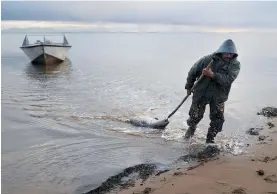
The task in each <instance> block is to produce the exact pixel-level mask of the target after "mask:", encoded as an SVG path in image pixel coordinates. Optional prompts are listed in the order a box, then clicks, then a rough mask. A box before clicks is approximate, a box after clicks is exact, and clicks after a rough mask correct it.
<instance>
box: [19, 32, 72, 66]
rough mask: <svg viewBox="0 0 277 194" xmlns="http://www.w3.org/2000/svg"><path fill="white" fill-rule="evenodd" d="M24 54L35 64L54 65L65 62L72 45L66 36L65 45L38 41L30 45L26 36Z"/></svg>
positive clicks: (23, 45)
mask: <svg viewBox="0 0 277 194" xmlns="http://www.w3.org/2000/svg"><path fill="white" fill-rule="evenodd" d="M20 48H21V49H22V50H23V52H24V53H25V54H26V55H27V56H28V57H29V59H30V60H31V62H32V63H34V64H45V65H46V64H53V63H60V62H63V61H64V60H65V59H66V57H67V54H68V51H69V49H70V48H71V45H69V43H68V41H67V39H66V37H65V35H63V43H54V42H52V41H50V40H47V39H46V38H45V36H44V40H43V41H41V40H37V41H36V42H35V43H32V44H30V43H29V39H28V36H27V35H26V36H25V38H24V41H23V43H22V46H21V47H20Z"/></svg>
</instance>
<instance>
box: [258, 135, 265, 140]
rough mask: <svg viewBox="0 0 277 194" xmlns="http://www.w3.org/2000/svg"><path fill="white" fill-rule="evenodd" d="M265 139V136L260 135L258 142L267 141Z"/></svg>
mask: <svg viewBox="0 0 277 194" xmlns="http://www.w3.org/2000/svg"><path fill="white" fill-rule="evenodd" d="M265 138H266V136H264V135H260V136H259V139H258V140H259V141H264V140H265Z"/></svg>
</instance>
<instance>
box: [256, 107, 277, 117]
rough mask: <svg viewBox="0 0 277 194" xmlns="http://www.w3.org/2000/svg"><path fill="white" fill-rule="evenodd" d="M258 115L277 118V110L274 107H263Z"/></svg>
mask: <svg viewBox="0 0 277 194" xmlns="http://www.w3.org/2000/svg"><path fill="white" fill-rule="evenodd" d="M257 114H258V115H263V116H265V117H277V108H275V107H265V108H263V109H262V110H261V111H260V112H258V113H257Z"/></svg>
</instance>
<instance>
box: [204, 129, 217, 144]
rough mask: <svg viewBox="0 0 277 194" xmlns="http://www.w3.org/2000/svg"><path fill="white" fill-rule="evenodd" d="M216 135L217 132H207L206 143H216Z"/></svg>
mask: <svg viewBox="0 0 277 194" xmlns="http://www.w3.org/2000/svg"><path fill="white" fill-rule="evenodd" d="M215 136H216V133H215V132H210V131H209V132H208V134H207V138H206V143H215V142H214V138H215Z"/></svg>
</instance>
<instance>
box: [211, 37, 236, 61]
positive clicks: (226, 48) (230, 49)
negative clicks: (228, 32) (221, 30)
mask: <svg viewBox="0 0 277 194" xmlns="http://www.w3.org/2000/svg"><path fill="white" fill-rule="evenodd" d="M221 53H232V54H234V57H233V58H236V57H237V56H238V53H237V49H236V45H235V43H234V42H233V41H232V40H231V39H228V40H225V41H224V42H223V43H222V45H221V46H220V47H219V48H218V49H217V51H216V52H215V54H221Z"/></svg>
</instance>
